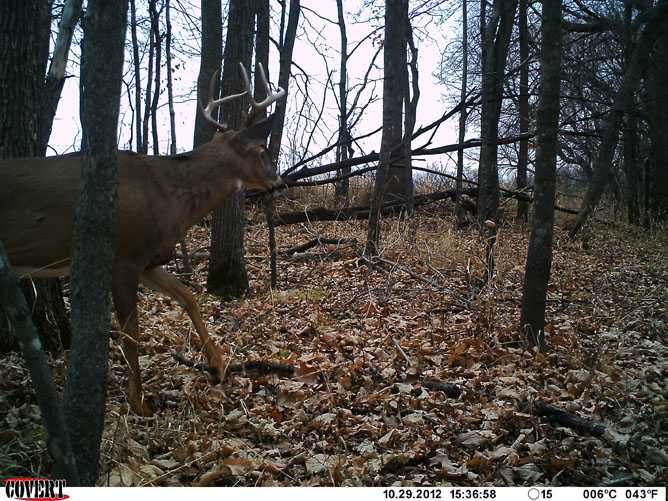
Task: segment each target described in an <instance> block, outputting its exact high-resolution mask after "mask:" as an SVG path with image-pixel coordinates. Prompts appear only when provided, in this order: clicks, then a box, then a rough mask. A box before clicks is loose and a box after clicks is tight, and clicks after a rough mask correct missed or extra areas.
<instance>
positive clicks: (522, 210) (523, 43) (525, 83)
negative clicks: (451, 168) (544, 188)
mask: <svg viewBox="0 0 668 501" xmlns="http://www.w3.org/2000/svg"><path fill="white" fill-rule="evenodd" d="M519 10H520V12H519V24H520V64H521V65H522V66H521V67H520V95H519V106H518V108H519V113H520V134H523V133H525V132H529V30H528V28H527V0H520V3H519ZM528 166H529V140H528V139H525V140H523V141H520V149H519V152H518V155H517V191H523V190H524V189H525V188H526V186H527V167H528ZM528 219H529V204H528V203H527V202H523V201H518V202H517V220H518V221H521V222H523V223H526V222H527V221H528Z"/></svg>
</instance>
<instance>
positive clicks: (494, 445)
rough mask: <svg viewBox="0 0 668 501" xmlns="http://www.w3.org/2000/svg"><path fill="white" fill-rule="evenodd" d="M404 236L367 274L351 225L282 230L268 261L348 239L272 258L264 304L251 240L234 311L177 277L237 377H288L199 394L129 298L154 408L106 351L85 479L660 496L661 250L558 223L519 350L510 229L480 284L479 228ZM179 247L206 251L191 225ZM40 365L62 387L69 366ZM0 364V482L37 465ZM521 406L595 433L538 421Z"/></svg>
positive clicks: (202, 377) (516, 241) (27, 396)
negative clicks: (646, 492) (544, 303)
mask: <svg viewBox="0 0 668 501" xmlns="http://www.w3.org/2000/svg"><path fill="white" fill-rule="evenodd" d="M435 207H438V205H436V206H435ZM416 223H417V231H416V233H415V239H414V240H411V234H412V230H411V228H410V225H411V224H412V223H411V222H406V221H401V220H393V219H387V220H385V221H384V222H383V231H382V234H383V244H382V247H381V258H382V259H383V260H384V261H383V262H382V263H381V264H382V265H379V266H371V265H369V263H365V260H364V259H363V258H361V257H360V250H361V248H359V246H358V245H357V244H356V243H355V242H363V241H364V238H365V231H366V223H365V222H363V221H353V222H336V223H311V224H308V225H295V226H286V227H279V228H277V241H278V246H279V250H281V249H283V250H285V249H291V248H294V247H295V246H297V245H299V244H302V243H304V242H307V241H309V240H311V239H313V238H317V237H318V236H328V237H329V238H330V239H331V238H339V239H345V242H344V243H341V244H331V243H328V244H325V243H322V245H315V246H314V247H311V248H309V249H308V250H306V251H304V252H297V253H295V252H291V253H290V254H289V255H283V254H279V275H278V287H277V289H276V290H273V291H272V290H270V288H269V286H268V284H269V274H268V269H269V255H268V250H267V248H266V243H265V242H266V228H265V227H263V226H261V225H257V226H249V228H248V231H247V235H246V254H247V256H248V260H247V262H248V271H249V277H250V284H251V291H250V293H249V294H248V295H247V297H245V298H242V299H239V300H234V301H230V302H221V301H220V300H218V299H217V298H215V297H213V296H210V295H208V294H206V293H205V292H204V285H203V284H204V283H205V278H206V267H207V260H206V258H205V257H204V258H201V257H200V258H197V256H194V257H195V259H194V261H195V268H196V269H195V273H194V274H193V275H192V277H190V278H187V279H186V282H187V283H188V284H189V285H190V286H191V287H192V288H193V289H194V290H195V291H196V292H197V300H198V302H199V304H200V307H201V310H202V314H203V317H204V318H205V321H206V323H207V325H208V328H209V329H210V331H211V334H212V336H213V337H214V339H216V341H217V343H218V344H219V345H220V346H222V347H223V348H224V349H225V350H226V351H227V352H228V353H229V355H230V356H231V357H232V358H233V360H234V361H235V362H237V361H238V362H244V361H266V362H272V363H280V364H287V365H291V366H294V367H296V368H297V369H298V370H297V375H295V376H293V377H285V376H279V375H277V374H265V375H260V376H255V375H250V374H244V373H240V374H233V375H231V376H229V377H228V378H227V380H226V381H224V382H223V383H220V384H217V385H213V384H211V380H210V377H209V376H208V375H207V373H206V372H205V371H202V370H198V369H197V368H196V367H188V366H185V365H182V364H179V363H178V362H177V361H175V359H174V358H173V357H172V354H173V353H174V352H177V351H181V352H183V353H184V354H185V355H186V356H187V357H189V358H190V359H192V360H195V361H197V362H203V361H204V360H205V359H204V357H203V354H202V353H200V351H199V349H198V348H197V346H198V345H197V342H196V339H195V338H194V337H193V336H196V334H195V332H194V330H193V328H192V326H191V324H190V321H189V319H188V317H187V315H186V314H185V312H183V311H182V310H181V308H180V307H179V306H178V304H176V302H174V301H171V300H170V299H168V298H165V297H163V296H160V295H156V294H153V293H151V292H149V291H146V290H142V291H141V293H140V308H141V320H140V324H141V329H142V332H143V337H144V339H143V342H142V345H141V350H140V353H141V358H140V362H141V367H142V376H143V378H144V389H145V392H146V393H147V395H148V396H149V397H151V398H153V399H154V402H155V404H156V407H157V409H158V412H157V413H156V415H155V416H154V417H152V418H141V417H138V416H135V415H133V414H132V413H131V412H130V411H129V410H128V405H127V402H126V400H125V384H126V382H127V370H126V367H125V363H124V360H123V356H122V353H121V351H120V347H119V343H118V339H114V340H112V342H111V346H112V350H111V355H110V357H111V358H110V370H109V386H108V403H107V421H106V427H105V433H104V436H103V441H102V457H101V468H100V471H101V474H100V480H99V485H112V486H118V485H156V486H160V485H164V486H175V485H200V486H215V485H224V486H236V485H239V486H241V485H243V486H254V485H258V486H259V485H263V486H272V485H291V486H295V485H298V486H314V485H337V486H348V485H351V486H352V485H365V486H373V485H406V486H409V485H433V484H440V485H479V486H483V485H496V486H518V485H519V486H521V485H538V484H540V485H618V484H620V483H624V482H626V483H627V484H635V485H665V484H666V483H667V482H666V481H667V480H668V473H667V472H668V455H667V454H666V452H665V451H666V444H667V438H668V431H667V430H668V406H667V404H666V396H667V395H668V383H667V381H668V379H667V378H666V373H667V371H668V363H667V357H666V353H667V349H666V332H667V330H668V329H667V328H666V325H667V323H668V312H667V310H666V305H667V304H668V301H667V299H668V259H666V257H667V253H666V235H665V234H663V235H656V236H653V237H648V236H646V235H643V236H642V237H641V236H640V234H639V233H638V232H637V231H636V230H632V229H628V228H624V230H623V231H622V230H611V229H609V228H592V229H591V230H590V231H591V233H592V235H591V236H590V242H591V247H590V248H589V249H588V250H583V249H582V248H581V247H580V246H579V245H578V243H577V242H571V241H569V240H568V238H567V236H566V233H565V231H562V230H560V229H559V228H557V229H556V235H555V236H556V238H555V252H554V259H553V271H552V277H551V281H550V286H549V291H548V319H549V324H548V326H547V327H546V344H547V347H548V348H547V350H546V351H545V352H544V353H536V352H532V351H529V350H528V349H527V347H526V345H525V343H524V340H523V339H522V337H521V336H520V335H519V333H518V332H517V324H518V319H519V307H520V301H521V291H522V275H523V267H524V260H525V258H526V243H527V233H526V231H524V230H521V229H518V228H513V227H510V226H504V227H502V228H501V230H500V234H499V242H498V246H497V249H496V267H495V274H494V277H493V278H492V280H491V281H490V282H489V283H488V284H486V285H485V286H484V287H482V289H479V290H478V284H479V283H480V281H481V280H482V277H483V276H484V272H485V270H484V256H485V248H484V243H483V242H481V241H480V239H479V238H478V236H477V233H476V232H475V230H473V229H470V230H455V229H454V227H455V225H454V222H453V220H452V218H451V217H446V216H444V215H443V213H442V212H439V211H438V210H435V211H433V212H432V213H428V214H421V215H419V216H418V220H417V221H416ZM634 231H635V233H633V232H634ZM189 244H190V245H189V246H190V247H191V248H206V247H207V245H208V233H207V231H206V229H205V228H202V227H196V228H195V229H193V230H192V231H191V234H190V236H189ZM172 266H173V264H172ZM172 271H174V270H172ZM112 337H114V336H112ZM51 363H52V368H53V370H54V374H55V378H56V381H57V383H58V384H59V385H60V387H62V383H63V381H64V377H65V374H66V366H65V361H64V359H63V357H56V358H53V357H52V358H51ZM1 367H2V369H1V370H2V371H3V372H4V374H3V377H1V378H0V386H1V387H2V388H1V391H0V402H1V403H2V405H1V406H0V423H1V425H0V429H2V430H3V431H2V432H0V456H2V457H3V459H1V460H0V470H1V471H4V472H7V473H21V474H34V475H38V474H39V473H40V472H42V473H43V472H44V471H47V472H48V469H49V467H50V462H49V458H48V456H47V453H46V446H45V442H44V435H43V431H42V428H41V422H40V415H39V409H38V408H37V405H36V401H35V397H34V394H33V392H32V389H31V385H30V379H29V374H28V373H27V370H26V369H25V367H24V365H23V362H22V360H21V358H20V356H18V355H17V354H6V355H3V364H2V365H1ZM537 400H541V401H544V402H549V403H550V404H552V405H554V406H557V407H559V408H560V409H562V410H564V411H567V412H569V413H573V414H575V415H577V416H580V417H582V418H585V419H589V420H592V421H595V422H599V423H602V424H603V425H604V428H605V433H603V434H602V435H600V436H593V435H591V434H587V433H580V432H578V431H576V430H575V429H573V428H571V427H569V426H564V425H561V424H559V423H558V422H555V421H551V420H550V419H547V418H544V417H540V416H538V415H535V414H534V413H533V412H532V410H531V407H527V402H533V401H537Z"/></svg>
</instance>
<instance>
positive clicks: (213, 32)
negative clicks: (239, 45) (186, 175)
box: [193, 0, 239, 148]
mask: <svg viewBox="0 0 668 501" xmlns="http://www.w3.org/2000/svg"><path fill="white" fill-rule="evenodd" d="M222 22H223V12H222V10H221V3H220V0H202V55H201V59H200V66H199V75H198V76H197V104H196V105H195V133H194V136H193V146H194V147H195V148H197V147H198V146H201V145H202V144H204V143H207V142H209V141H210V140H211V138H212V137H213V134H214V132H216V128H215V127H214V126H213V125H212V124H211V123H210V122H208V121H207V120H206V119H205V118H204V115H203V114H202V106H204V105H205V104H206V102H207V99H208V98H209V97H211V98H213V99H215V98H216V97H217V96H218V94H219V92H220V79H218V80H216V81H215V82H214V85H213V89H211V92H212V93H213V96H209V81H210V80H211V77H213V74H214V73H215V72H216V71H218V70H220V65H221V62H222V60H223V25H222ZM236 92H239V91H238V90H237V91H236Z"/></svg>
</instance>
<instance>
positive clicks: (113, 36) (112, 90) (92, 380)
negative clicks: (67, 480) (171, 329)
mask: <svg viewBox="0 0 668 501" xmlns="http://www.w3.org/2000/svg"><path fill="white" fill-rule="evenodd" d="M127 8H128V2H127V0H115V1H109V0H89V1H88V8H87V10H86V15H85V18H84V39H83V48H82V65H81V94H82V110H81V124H82V126H83V129H84V131H85V135H84V136H85V138H86V142H85V143H84V150H83V160H82V164H81V187H80V192H79V201H78V204H77V208H76V212H75V217H74V230H73V237H72V278H71V288H72V294H71V295H72V326H73V329H74V338H73V348H72V350H71V352H70V356H69V367H68V378H67V384H66V386H65V409H66V416H67V423H68V425H69V428H70V431H71V434H70V437H71V440H72V448H73V451H74V455H75V457H76V461H77V469H78V471H79V474H80V479H79V480H80V483H81V484H82V485H95V482H96V480H97V469H98V459H99V452H100V441H101V438H102V430H103V427H104V415H105V400H106V385H107V366H108V355H109V353H108V351H109V331H110V329H111V316H110V311H111V301H110V290H111V268H112V261H113V257H114V256H113V254H114V247H115V238H116V231H117V228H116V226H117V218H116V212H117V206H118V195H117V188H118V160H117V137H116V132H117V127H118V112H119V101H120V93H121V78H122V72H123V54H124V40H125V27H126V17H127Z"/></svg>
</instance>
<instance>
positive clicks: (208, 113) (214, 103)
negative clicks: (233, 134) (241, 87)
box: [202, 70, 250, 129]
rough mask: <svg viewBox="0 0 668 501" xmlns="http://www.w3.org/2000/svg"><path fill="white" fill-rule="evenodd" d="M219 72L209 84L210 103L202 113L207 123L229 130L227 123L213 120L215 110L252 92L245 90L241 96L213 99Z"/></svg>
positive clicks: (233, 95) (217, 71) (212, 77)
mask: <svg viewBox="0 0 668 501" xmlns="http://www.w3.org/2000/svg"><path fill="white" fill-rule="evenodd" d="M219 72H220V70H216V72H215V73H214V74H213V75H212V76H211V82H209V101H208V102H207V103H206V106H205V107H204V108H202V113H203V114H204V118H206V119H207V121H209V122H211V123H212V124H213V125H215V126H216V127H217V128H219V129H227V124H226V123H225V122H222V123H221V122H219V121H218V120H216V119H215V118H213V112H214V110H215V109H216V108H218V107H219V106H221V105H222V104H223V103H225V102H227V101H231V100H232V99H236V98H238V97H243V96H245V95H246V94H249V93H250V92H249V91H248V90H245V91H243V92H240V93H239V94H232V95H230V96H225V97H221V98H220V99H213V89H214V87H215V85H216V77H217V76H218V74H219ZM247 88H248V87H247Z"/></svg>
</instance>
